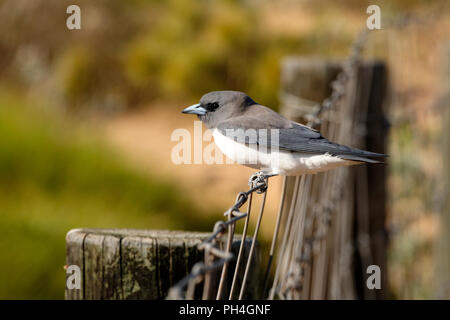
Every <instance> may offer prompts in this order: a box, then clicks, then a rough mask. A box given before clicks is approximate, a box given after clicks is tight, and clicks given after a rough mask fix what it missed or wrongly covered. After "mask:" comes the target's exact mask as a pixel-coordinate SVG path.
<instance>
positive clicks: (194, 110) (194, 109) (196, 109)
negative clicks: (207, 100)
mask: <svg viewBox="0 0 450 320" xmlns="http://www.w3.org/2000/svg"><path fill="white" fill-rule="evenodd" d="M181 112H182V113H188V114H197V115H199V116H202V115H204V114H206V109H205V108H203V107H202V106H201V105H200V104H198V103H197V104H194V105H192V106H190V107H187V108H186V109H184V110H183V111H181Z"/></svg>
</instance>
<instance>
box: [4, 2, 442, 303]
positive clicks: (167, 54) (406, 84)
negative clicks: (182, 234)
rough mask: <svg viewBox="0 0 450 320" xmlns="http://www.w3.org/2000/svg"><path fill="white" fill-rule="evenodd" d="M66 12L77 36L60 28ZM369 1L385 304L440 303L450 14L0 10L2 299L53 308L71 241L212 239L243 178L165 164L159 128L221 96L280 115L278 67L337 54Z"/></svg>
mask: <svg viewBox="0 0 450 320" xmlns="http://www.w3.org/2000/svg"><path fill="white" fill-rule="evenodd" d="M71 4H77V5H79V6H80V8H81V30H68V29H67V27H66V19H67V17H68V16H69V15H68V14H66V8H67V7H68V6H69V5H71ZM370 4H377V5H379V6H380V8H381V15H382V30H379V31H373V32H370V34H369V39H368V42H367V44H366V46H365V48H364V53H363V56H364V58H367V59H374V58H380V59H383V60H385V61H386V62H387V63H388V67H389V73H390V95H389V100H390V103H389V110H388V114H389V120H390V123H391V131H390V139H389V154H390V158H389V165H388V171H389V179H388V196H389V203H388V214H389V219H388V226H387V228H388V230H389V232H390V248H389V253H388V279H389V280H388V281H389V295H390V298H394V299H407V298H410V299H411V298H412V299H428V298H434V297H436V295H437V293H436V291H437V287H438V285H437V283H436V281H437V280H436V279H437V277H436V273H437V272H440V271H439V256H440V255H444V254H445V250H441V249H440V248H442V246H437V245H436V243H437V242H438V238H441V236H442V234H443V233H445V232H447V233H449V232H450V226H447V227H446V228H445V227H443V225H444V224H443V223H440V217H441V214H442V212H443V211H444V202H445V201H444V200H445V197H446V196H445V195H446V193H447V187H446V182H447V181H446V179H445V177H443V173H442V172H443V171H442V170H443V166H442V165H443V161H442V158H443V155H442V153H441V150H442V144H443V142H442V141H443V140H442V138H443V136H444V135H443V133H442V132H443V131H442V130H443V127H442V115H443V114H444V111H445V110H446V108H448V99H447V100H445V99H444V98H445V90H448V86H449V84H448V79H450V67H449V66H450V55H449V52H450V49H449V48H450V37H449V34H450V10H449V8H448V1H446V0H441V1H421V0H412V1H411V0H396V1H376V2H372V1H357V0H348V1H312V0H309V1H308V0H304V1H290V0H277V1H275V0H260V1H256V0H254V1H251V0H247V1H244V0H240V1H238V0H228V1H225V0H223V1H211V0H166V1H156V0H153V1H152V0H129V1H119V0H98V1H87V0H86V1H65V0H3V1H0V298H2V299H62V298H63V297H64V284H65V271H64V269H63V266H64V264H65V240H64V239H65V234H66V233H67V231H68V230H70V229H72V228H78V227H99V228H100V227H101V228H114V227H117V228H149V229H150V228H151V229H180V230H196V231H209V230H211V229H212V227H213V224H214V222H215V221H216V220H218V219H221V217H222V214H223V211H224V210H225V209H227V208H228V207H229V206H230V205H231V204H232V202H233V201H234V199H235V196H236V193H237V192H239V191H242V190H244V189H246V188H247V179H248V176H249V175H250V174H251V173H252V170H251V169H248V168H244V167H239V166H237V165H232V166H230V165H227V166H219V165H209V166H208V165H179V166H176V165H174V164H173V163H172V162H171V161H170V152H171V149H172V147H173V146H174V145H175V144H176V143H175V142H172V141H171V140H170V136H171V133H172V131H173V130H174V129H176V128H186V129H189V130H190V131H192V130H193V120H195V118H194V117H190V116H186V115H181V114H180V111H181V110H182V108H183V107H185V106H187V105H191V104H193V103H196V102H197V101H198V100H199V98H200V97H201V95H202V94H204V93H206V92H208V91H212V90H224V89H231V90H240V91H244V92H246V93H248V94H249V95H250V96H251V97H253V98H254V99H255V100H256V101H258V102H259V103H261V104H263V105H267V106H270V107H271V108H273V109H275V110H277V109H278V105H279V100H278V93H279V84H280V75H279V69H280V62H281V59H282V58H283V57H285V56H287V55H302V56H315V57H321V58H330V59H343V58H345V57H347V55H348V54H349V48H350V46H351V43H352V41H353V40H354V38H355V36H356V35H357V33H358V32H359V31H361V30H362V29H363V28H364V27H365V25H366V19H367V17H368V14H366V8H367V7H368V5H370ZM402 19H403V20H402ZM392 21H394V22H395V23H394V24H395V28H394V27H389V26H388V24H389V23H391V22H392ZM402 21H408V23H402ZM385 23H386V25H385ZM443 101H444V103H443ZM273 181H274V182H273V183H272V185H271V191H270V192H269V198H268V209H269V211H268V214H267V216H266V217H265V220H266V221H265V223H263V225H262V228H263V229H262V241H263V242H264V241H270V239H271V235H272V229H273V223H274V220H275V214H276V208H277V205H278V199H279V194H280V188H281V179H280V178H275V179H274V180H273ZM447 214H448V213H447ZM444 248H445V245H444ZM447 254H448V253H447Z"/></svg>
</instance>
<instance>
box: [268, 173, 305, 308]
mask: <svg viewBox="0 0 450 320" xmlns="http://www.w3.org/2000/svg"><path fill="white" fill-rule="evenodd" d="M299 185H300V176H296V177H295V182H294V190H293V192H292V199H291V206H290V208H289V214H288V218H287V221H286V225H285V227H284V230H285V232H284V236H283V241H282V244H281V248H280V251H279V253H278V255H279V257H278V261H277V268H276V271H275V279H274V281H273V284H272V288H271V290H270V295H269V300H273V298H274V296H275V289H276V286H277V283H278V278H279V276H280V266H281V261H282V259H281V255H282V254H283V253H284V248H285V246H286V241H287V236H288V232H287V229H288V226H289V225H290V223H291V220H292V216H293V211H294V206H295V203H296V202H297V195H298V187H299Z"/></svg>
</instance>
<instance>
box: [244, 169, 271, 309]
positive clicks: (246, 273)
mask: <svg viewBox="0 0 450 320" xmlns="http://www.w3.org/2000/svg"><path fill="white" fill-rule="evenodd" d="M268 187H269V178H266V190H265V191H264V195H263V199H262V203H261V210H260V211H259V216H258V221H257V222H256V227H255V232H254V234H253V239H252V245H251V247H250V253H249V254H248V259H247V265H246V267H245V272H244V278H243V279H242V285H241V291H240V293H239V300H242V298H243V297H244V291H245V288H246V287H247V277H248V272H249V270H250V265H251V263H252V260H253V251H254V250H255V244H256V238H257V237H258V231H259V227H260V225H261V220H262V216H263V213H264V206H265V204H266V197H267V190H268Z"/></svg>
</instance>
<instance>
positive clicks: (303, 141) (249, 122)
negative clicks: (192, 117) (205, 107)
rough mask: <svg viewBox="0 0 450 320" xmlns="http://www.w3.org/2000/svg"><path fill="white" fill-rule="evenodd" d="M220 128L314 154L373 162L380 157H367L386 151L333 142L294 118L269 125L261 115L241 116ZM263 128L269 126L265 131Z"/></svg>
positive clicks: (237, 137)
mask: <svg viewBox="0 0 450 320" xmlns="http://www.w3.org/2000/svg"><path fill="white" fill-rule="evenodd" d="M218 129H219V130H220V131H221V133H222V134H224V135H226V136H228V137H230V138H233V139H234V140H236V141H237V142H240V143H245V144H249V143H250V144H251V143H253V141H254V140H255V138H254V134H256V143H258V144H261V143H266V146H267V147H268V148H269V147H270V146H272V147H278V148H279V149H282V150H288V151H293V152H301V153H311V154H325V153H328V154H330V155H334V156H338V157H340V158H342V159H346V160H353V161H363V162H373V163H376V162H379V161H376V160H371V159H367V157H374V158H380V157H386V155H384V154H380V153H374V152H369V151H364V150H360V149H356V148H351V147H348V146H344V145H340V144H337V143H333V142H330V141H328V140H327V139H325V138H324V137H323V136H322V135H321V134H320V132H318V131H317V130H314V129H312V128H309V127H307V126H304V125H301V124H298V123H295V122H291V127H290V128H276V127H269V128H267V125H266V124H264V123H262V122H261V121H260V120H258V119H253V118H249V117H238V118H234V119H231V120H227V121H224V122H222V123H221V124H219V126H218ZM260 129H269V130H268V131H267V132H265V131H261V130H260ZM273 129H277V131H278V139H277V138H276V134H275V135H273V134H272V132H271V130H273ZM230 135H232V136H230ZM277 140H278V141H277Z"/></svg>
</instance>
